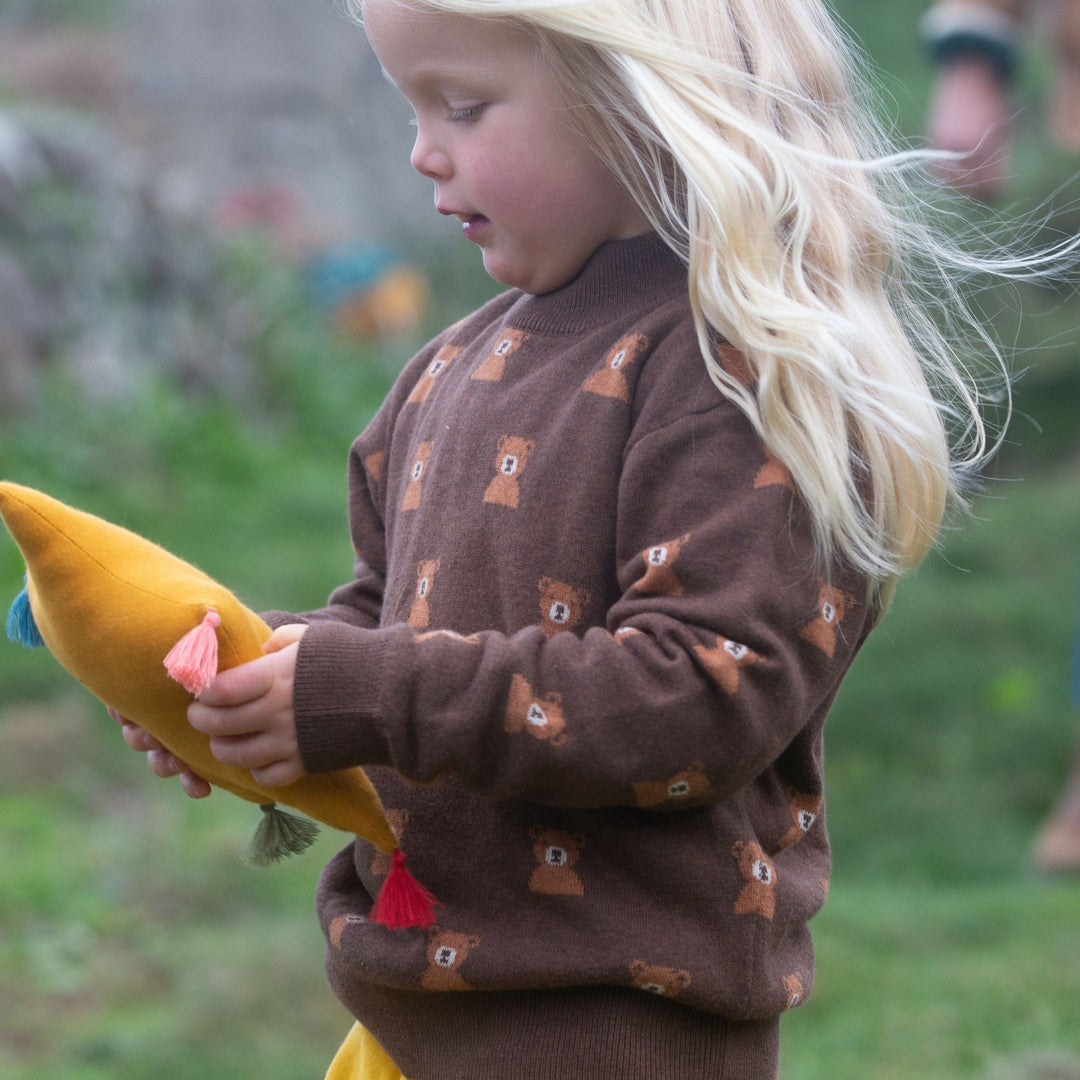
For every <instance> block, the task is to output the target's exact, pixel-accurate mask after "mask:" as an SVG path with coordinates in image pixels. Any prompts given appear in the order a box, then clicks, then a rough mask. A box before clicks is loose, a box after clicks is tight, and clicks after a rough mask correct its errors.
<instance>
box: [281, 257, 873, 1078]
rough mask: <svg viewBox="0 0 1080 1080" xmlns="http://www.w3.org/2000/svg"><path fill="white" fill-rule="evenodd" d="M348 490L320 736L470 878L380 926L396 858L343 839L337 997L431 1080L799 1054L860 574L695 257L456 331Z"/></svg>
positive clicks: (308, 743) (750, 1072) (612, 278)
mask: <svg viewBox="0 0 1080 1080" xmlns="http://www.w3.org/2000/svg"><path fill="white" fill-rule="evenodd" d="M719 354H720V357H721V360H722V362H724V363H725V365H726V366H727V368H728V370H729V371H731V372H732V373H733V374H735V375H737V376H738V375H739V373H740V372H742V373H743V374H744V376H745V367H744V366H742V365H740V363H739V356H738V354H736V353H734V351H733V350H731V349H729V348H728V347H726V346H723V345H721V346H720V347H719ZM350 517H351V527H352V535H353V540H354V543H355V547H356V551H357V562H356V567H355V580H354V581H353V582H351V583H350V584H348V585H345V586H343V587H342V588H341V589H339V590H337V591H336V592H335V593H334V594H333V596H332V597H331V600H330V606H329V607H327V608H325V609H323V610H322V611H319V612H313V613H308V614H307V615H306V616H305V619H306V620H307V621H309V622H311V624H312V625H311V628H310V630H309V631H308V633H307V634H306V635H305V637H304V638H303V641H302V643H301V647H300V653H299V660H298V666H297V679H296V685H295V695H294V700H295V706H296V716H297V724H298V730H299V737H300V746H301V752H302V755H303V760H304V763H305V765H306V767H307V768H308V769H309V770H310V771H311V772H322V771H327V770H331V769H337V768H343V767H345V766H350V765H365V766H374V768H372V769H371V775H372V778H373V780H374V781H375V783H376V786H377V787H378V789H379V791H380V793H381V795H382V798H383V801H384V803H385V806H386V807H387V810H388V813H389V815H390V817H391V820H392V821H393V822H394V824H395V827H396V828H397V829H399V830H400V836H401V841H402V846H403V848H404V849H405V850H406V851H407V852H408V856H409V866H410V868H411V869H412V871H413V872H414V873H415V875H416V876H417V878H419V879H420V880H421V881H422V882H423V883H424V884H425V885H426V886H427V887H428V888H430V889H431V891H432V892H434V893H435V895H436V896H437V897H438V898H439V900H440V901H441V903H442V906H441V907H440V908H439V909H438V923H437V926H436V927H435V928H434V929H432V930H430V931H425V930H406V931H391V930H387V929H384V928H383V927H381V926H379V925H376V924H374V923H372V922H369V921H367V920H366V918H365V915H366V913H367V912H368V910H369V909H370V906H371V902H372V897H373V896H374V895H375V894H376V893H377V891H378V888H379V884H380V882H381V880H382V877H383V876H384V875H385V873H386V871H387V870H388V860H387V858H386V857H385V856H382V855H380V854H379V853H377V852H375V851H373V849H372V848H371V847H370V846H369V845H368V844H366V843H364V842H357V843H356V844H355V845H351V846H350V847H349V848H347V849H346V850H345V851H343V852H342V853H341V854H340V855H339V856H337V857H336V858H335V859H334V860H333V861H332V862H331V863H330V865H329V866H328V867H327V869H326V871H325V872H324V876H323V880H322V882H321V885H320V889H319V896H318V910H319V915H320V918H321V920H322V923H323V927H324V930H325V933H326V937H327V942H328V946H327V970H328V974H329V977H330V981H331V983H332V985H333V987H334V989H335V991H336V992H337V994H338V995H339V997H340V998H341V1000H342V1001H343V1002H344V1003H345V1005H346V1006H347V1007H348V1008H349V1009H350V1011H352V1012H353V1013H354V1015H356V1016H357V1017H358V1018H359V1019H360V1020H361V1022H362V1023H363V1024H364V1025H365V1026H366V1027H368V1028H369V1030H371V1031H372V1032H373V1033H374V1034H375V1035H376V1037H377V1038H378V1039H379V1040H380V1041H381V1042H382V1044H383V1045H384V1047H385V1048H386V1050H387V1052H388V1053H389V1054H390V1056H391V1057H392V1058H393V1059H394V1060H395V1062H397V1064H398V1065H399V1066H400V1068H401V1070H402V1071H403V1072H404V1073H405V1074H406V1075H407V1076H408V1077H410V1080H458V1078H464V1077H476V1078H492V1080H496V1078H497V1080H563V1078H568V1077H571V1076H582V1077H589V1078H595V1080H623V1078H625V1080H630V1078H634V1080H639V1078H642V1077H646V1078H648V1077H655V1078H657V1080H661V1078H663V1080H668V1078H672V1077H676V1076H685V1077H694V1078H695V1080H696V1078H700V1077H725V1078H727V1077H740V1078H750V1077H753V1078H755V1080H758V1078H761V1077H769V1076H773V1075H775V1070H776V1032H777V1018H778V1017H779V1015H780V1014H781V1013H782V1012H783V1011H784V1010H786V1009H789V1008H791V1007H793V1006H795V1005H798V1004H799V1003H800V1002H802V1001H803V1000H805V997H806V995H807V994H808V993H809V992H810V989H811V985H812V982H813V952H812V947H811V941H810V934H809V932H808V929H807V921H808V920H809V919H810V917H811V916H812V915H813V914H814V913H815V912H816V911H817V910H818V909H819V908H820V907H821V905H822V903H823V901H824V899H825V893H826V890H827V887H828V879H829V867H830V862H829V847H828V841H827V838H826V833H825V827H824V820H823V813H822V810H823V806H822V798H823V789H822V781H823V776H822V772H823V767H822V766H823V763H822V727H823V724H824V720H825V715H826V712H827V711H828V709H829V706H830V704H831V702H832V699H833V696H834V694H835V692H836V689H837V686H838V684H839V682H840V680H841V678H842V676H843V675H844V673H845V672H846V670H847V669H848V666H849V665H850V663H851V661H852V658H853V656H854V654H855V653H856V651H857V650H858V648H859V646H860V645H861V643H862V640H863V638H864V637H865V634H866V633H867V632H868V630H869V625H870V620H869V618H868V615H867V607H866V604H865V592H866V585H865V581H864V580H862V579H861V578H859V577H858V576H857V575H853V574H851V573H849V572H844V571H842V570H836V571H834V572H833V573H832V574H831V575H830V578H829V580H826V578H825V576H824V575H823V573H822V568H821V566H820V565H819V564H818V563H817V562H816V560H815V558H814V554H813V550H812V545H811V541H810V538H809V537H810V533H809V527H808V526H809V523H808V521H807V515H806V513H805V510H804V509H803V508H802V506H801V503H800V502H799V500H798V499H797V498H796V496H795V494H794V493H793V488H792V483H791V479H790V476H789V475H788V473H787V471H786V470H785V469H784V467H783V466H782V465H781V464H780V463H779V462H777V461H776V460H775V459H772V458H770V457H769V455H768V454H767V453H766V452H765V450H764V449H763V447H762V445H761V443H760V441H759V440H758V438H757V437H756V436H755V434H754V432H753V430H752V429H751V427H750V425H749V423H748V422H747V421H746V419H745V418H744V417H743V415H742V414H741V413H740V412H739V411H738V410H737V409H736V408H735V407H734V406H733V405H731V404H730V403H729V402H728V401H727V400H726V399H725V398H724V397H723V396H722V395H721V394H720V393H719V392H718V391H717V389H716V388H715V387H714V386H713V385H712V383H711V382H710V381H709V378H708V376H707V374H706V371H705V366H704V363H703V361H702V358H701V355H700V352H699V347H698V342H697V338H696V336H695V332H694V327H693V324H692V321H691V317H690V306H689V301H688V298H687V283H686V274H685V271H684V270H683V268H682V267H681V265H680V264H679V262H678V261H677V260H676V259H675V257H674V256H673V255H672V254H671V253H670V252H669V251H668V250H667V249H666V248H665V247H664V246H663V245H662V244H661V243H660V242H659V241H658V240H657V239H656V238H655V237H651V236H648V237H640V238H636V239H633V240H625V241H617V242H613V243H608V244H605V245H603V246H602V247H601V248H600V249H599V250H598V251H597V252H596V253H595V254H594V256H593V257H592V259H591V260H590V261H589V263H588V264H587V265H586V266H585V268H584V269H583V270H582V272H581V273H580V275H579V276H578V277H577V278H576V279H575V280H574V281H572V282H571V283H570V284H568V285H566V286H565V287H563V288H561V289H559V290H557V291H555V292H553V293H548V294H546V295H543V296H530V295H527V294H523V293H520V292H516V291H510V292H507V293H504V294H503V295H501V296H499V297H497V298H496V299H495V300H493V301H491V302H490V303H489V304H487V305H486V306H484V307H483V308H482V309H481V310H479V311H478V312H476V313H474V314H473V315H471V316H469V317H468V318H466V319H465V320H463V321H462V322H460V323H458V324H457V325H456V326H453V327H451V328H450V329H449V330H448V331H446V332H445V333H444V334H442V335H441V336H440V337H439V338H438V339H436V341H434V342H433V343H432V344H431V345H430V346H428V347H427V348H426V349H425V350H424V351H422V352H421V353H420V354H419V355H418V356H417V357H416V358H415V360H413V361H412V362H411V363H410V364H409V366H408V367H407V368H406V369H405V371H404V372H403V374H402V376H401V378H400V379H399V380H398V382H397V384H396V385H395V387H394V389H393V390H392V391H391V393H390V395H389V397H388V398H387V400H386V402H385V403H384V405H383V407H382V409H381V410H380V411H379V413H378V415H377V416H376V417H375V419H374V420H373V422H372V423H371V425H370V426H369V427H368V429H367V430H366V431H365V432H364V433H363V434H362V435H361V436H360V437H359V439H357V441H356V443H355V444H354V446H353V449H352V456H351V486H350ZM277 621H281V620H280V618H279V619H278V620H277Z"/></svg>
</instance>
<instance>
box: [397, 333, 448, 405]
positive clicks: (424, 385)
mask: <svg viewBox="0 0 1080 1080" xmlns="http://www.w3.org/2000/svg"><path fill="white" fill-rule="evenodd" d="M460 354H461V349H460V347H459V346H457V345H444V346H443V347H442V348H441V349H440V350H439V351H438V352H437V353H436V354H435V358H434V359H433V360H432V361H431V363H430V364H428V366H427V368H426V369H425V371H424V374H423V375H421V376H420V378H419V379H418V380H417V383H416V385H415V386H414V387H413V389H412V393H411V394H410V395H409V396H408V398H407V399H406V400H407V401H408V403H409V404H410V405H419V404H421V403H422V402H424V401H427V399H428V395H429V394H430V393H431V391H432V388H433V387H434V386H435V380H436V379H437V378H438V377H439V376H440V375H442V374H443V373H444V372H445V371H446V369H447V368H448V367H449V366H450V365H451V364H452V363H453V362H454V361H455V360H456V359H457V358H458V356H459V355H460Z"/></svg>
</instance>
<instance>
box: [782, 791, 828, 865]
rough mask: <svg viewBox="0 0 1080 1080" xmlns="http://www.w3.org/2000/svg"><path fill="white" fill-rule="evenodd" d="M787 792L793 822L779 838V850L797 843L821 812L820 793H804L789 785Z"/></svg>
mask: <svg viewBox="0 0 1080 1080" xmlns="http://www.w3.org/2000/svg"><path fill="white" fill-rule="evenodd" d="M787 793H788V812H789V813H790V814H791V820H792V822H793V824H792V826H791V828H790V829H788V831H787V832H786V833H784V835H783V836H782V837H781V838H780V843H779V845H778V847H779V849H780V850H781V851H782V850H783V849H784V848H787V847H791V845H792V844H795V843H798V842H799V841H800V840H801V839H802V838H803V837H804V836H805V835H806V834H807V833H808V832H809V831H810V827H811V826H812V825H813V824H814V822H815V821H817V818H818V815H819V814H820V813H821V803H822V799H821V796H820V795H804V794H802V793H801V792H798V791H796V790H795V789H794V788H790V787H789V788H788V789H787Z"/></svg>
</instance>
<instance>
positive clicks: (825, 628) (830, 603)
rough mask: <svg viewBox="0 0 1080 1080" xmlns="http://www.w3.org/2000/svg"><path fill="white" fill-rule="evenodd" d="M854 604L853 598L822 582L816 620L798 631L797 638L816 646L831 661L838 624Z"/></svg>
mask: <svg viewBox="0 0 1080 1080" xmlns="http://www.w3.org/2000/svg"><path fill="white" fill-rule="evenodd" d="M854 603H855V599H854V597H851V596H848V594H847V593H845V592H841V591H840V590H839V589H837V588H835V587H834V586H832V585H827V584H826V583H824V582H822V584H821V589H820V591H819V593H818V614H817V618H815V619H814V620H813V621H812V622H809V623H807V624H806V626H804V627H803V628H802V629H801V630H800V631H799V637H801V638H803V639H804V640H805V641H809V642H810V644H811V645H816V646H817V647H818V648H819V649H820V650H821V651H822V652H823V653H824V654H825V655H826V656H827V657H829V659H830V660H831V659H832V657H833V654H834V653H835V652H836V638H837V634H838V633H839V631H840V624H841V623H842V622H843V621H844V616H845V615H847V613H848V609H849V608H850V607H851V606H852V605H853V604H854Z"/></svg>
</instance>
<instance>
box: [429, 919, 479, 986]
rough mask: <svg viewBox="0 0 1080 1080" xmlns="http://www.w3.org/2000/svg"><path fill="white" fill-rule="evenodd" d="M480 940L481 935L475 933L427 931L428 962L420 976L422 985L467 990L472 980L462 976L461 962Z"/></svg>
mask: <svg viewBox="0 0 1080 1080" xmlns="http://www.w3.org/2000/svg"><path fill="white" fill-rule="evenodd" d="M479 944H480V939H479V938H478V937H476V936H474V935H472V934H459V933H456V932H455V931H453V930H440V929H439V928H438V927H435V928H434V929H432V930H431V931H430V932H429V934H428V948H427V961H428V966H427V970H426V971H425V972H424V974H423V975H422V976H421V977H420V985H421V986H422V987H423V988H424V989H425V990H468V989H469V984H468V983H467V982H466V981H465V980H464V979H463V978H462V977H461V966H462V964H464V963H465V960H466V959H467V958H468V955H469V953H470V952H471V951H472V950H473V949H475V948H476V947H477V945H479Z"/></svg>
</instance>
